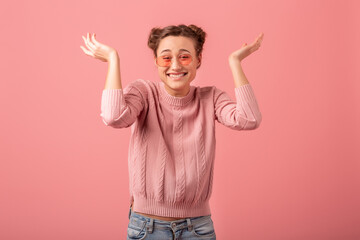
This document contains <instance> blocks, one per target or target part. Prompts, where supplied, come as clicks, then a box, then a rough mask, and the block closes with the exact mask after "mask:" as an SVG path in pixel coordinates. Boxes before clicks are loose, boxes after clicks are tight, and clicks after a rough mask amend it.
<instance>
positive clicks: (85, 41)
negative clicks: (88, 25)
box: [82, 36, 95, 51]
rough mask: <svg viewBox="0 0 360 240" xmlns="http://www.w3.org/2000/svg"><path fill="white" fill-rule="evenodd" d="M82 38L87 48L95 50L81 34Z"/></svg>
mask: <svg viewBox="0 0 360 240" xmlns="http://www.w3.org/2000/svg"><path fill="white" fill-rule="evenodd" d="M82 38H83V39H84V43H85V45H86V46H87V47H88V49H89V50H91V51H95V49H92V47H91V46H90V45H89V43H88V40H87V39H86V38H85V37H84V36H82Z"/></svg>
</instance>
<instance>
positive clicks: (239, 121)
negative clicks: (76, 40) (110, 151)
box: [81, 24, 263, 239]
mask: <svg viewBox="0 0 360 240" xmlns="http://www.w3.org/2000/svg"><path fill="white" fill-rule="evenodd" d="M205 37H206V33H205V32H204V31H203V30H202V29H201V28H199V27H197V26H195V25H189V26H186V25H182V24H181V25H178V26H174V25H171V26H167V27H164V28H153V29H152V30H151V32H150V35H149V39H148V46H149V47H150V49H151V50H152V51H153V53H154V63H155V65H156V67H157V70H158V74H159V77H160V80H161V81H149V80H145V79H137V80H135V81H132V82H131V83H129V84H128V85H127V86H126V87H125V88H123V87H122V83H121V77H120V66H119V65H120V60H119V56H118V53H117V51H116V50H115V49H113V48H111V47H109V46H107V45H105V44H102V43H100V42H98V41H97V40H96V39H95V34H92V35H90V36H89V33H88V34H87V38H85V37H83V39H84V42H85V45H86V46H87V49H86V48H84V47H82V46H81V48H82V49H83V51H84V52H85V54H87V55H89V56H91V57H94V58H96V59H100V60H101V61H106V62H108V63H109V65H108V66H109V68H108V74H107V78H106V83H105V88H104V90H103V92H102V99H101V114H100V116H101V117H102V120H103V122H104V123H105V124H106V125H107V126H111V127H113V128H126V127H129V126H131V138H130V145H129V154H128V166H129V169H128V170H129V180H130V181H129V183H130V186H129V189H130V209H129V225H128V231H127V234H128V236H127V239H216V235H215V230H214V224H213V221H212V219H211V211H210V206H209V199H210V196H211V191H212V182H213V173H214V158H215V143H216V140H215V120H217V121H218V122H219V123H221V124H223V125H225V126H227V127H229V128H232V129H234V130H252V129H256V128H257V127H258V126H259V124H260V122H261V119H262V117H261V113H260V111H259V107H258V104H257V101H256V98H255V95H254V92H253V89H252V87H251V85H250V83H249V82H248V80H247V79H246V77H245V74H244V72H243V70H242V67H241V61H242V60H243V59H244V58H246V57H247V56H248V55H250V54H251V53H252V52H254V51H256V50H257V49H258V48H259V47H260V44H261V41H262V39H263V34H260V35H259V36H258V37H257V38H256V39H255V41H254V42H253V43H252V44H250V45H247V44H246V43H245V44H243V45H242V47H241V48H240V49H239V50H237V51H235V52H233V53H232V54H230V56H229V64H230V67H231V71H232V74H233V77H234V83H235V94H236V101H233V100H232V99H231V98H230V97H229V96H228V94H227V93H226V92H224V91H222V90H220V89H218V88H217V87H215V86H207V87H199V86H193V85H191V84H190V83H191V81H193V80H194V79H195V76H196V71H197V69H198V68H199V67H200V65H201V60H202V50H203V44H204V42H205Z"/></svg>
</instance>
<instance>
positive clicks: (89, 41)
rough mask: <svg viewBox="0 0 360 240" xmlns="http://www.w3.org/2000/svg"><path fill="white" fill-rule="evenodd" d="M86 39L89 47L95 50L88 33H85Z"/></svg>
mask: <svg viewBox="0 0 360 240" xmlns="http://www.w3.org/2000/svg"><path fill="white" fill-rule="evenodd" d="M87 41H88V43H89V45H90V46H91V48H92V49H93V50H95V49H96V46H95V45H94V43H92V42H91V39H90V35H89V33H87Z"/></svg>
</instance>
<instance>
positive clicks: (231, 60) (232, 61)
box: [229, 55, 242, 65]
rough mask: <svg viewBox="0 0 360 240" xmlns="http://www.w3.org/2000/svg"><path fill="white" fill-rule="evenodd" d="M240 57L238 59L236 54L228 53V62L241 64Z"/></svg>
mask: <svg viewBox="0 0 360 240" xmlns="http://www.w3.org/2000/svg"><path fill="white" fill-rule="evenodd" d="M241 61H242V59H240V58H239V57H238V56H235V55H230V56H229V63H230V64H237V65H239V64H241Z"/></svg>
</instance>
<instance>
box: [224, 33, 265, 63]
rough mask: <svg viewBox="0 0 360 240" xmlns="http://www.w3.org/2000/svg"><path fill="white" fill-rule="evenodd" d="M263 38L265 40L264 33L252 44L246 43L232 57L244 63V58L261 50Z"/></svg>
mask: <svg viewBox="0 0 360 240" xmlns="http://www.w3.org/2000/svg"><path fill="white" fill-rule="evenodd" d="M263 38H264V33H261V34H260V35H259V36H258V37H257V38H256V39H255V41H254V42H253V43H252V44H250V45H248V44H247V43H244V44H243V45H242V46H241V48H240V49H238V50H236V51H235V52H233V53H231V55H230V56H231V57H234V58H235V59H237V60H239V61H242V60H243V59H244V58H246V57H247V56H249V55H250V54H251V53H253V52H255V51H256V50H258V49H259V47H260V45H261V42H262V40H263Z"/></svg>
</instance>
